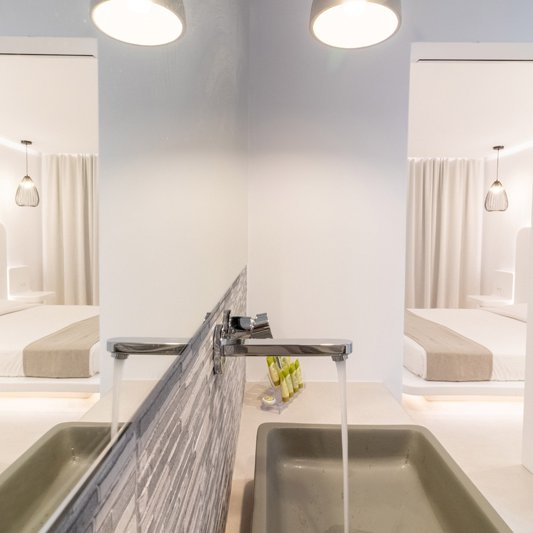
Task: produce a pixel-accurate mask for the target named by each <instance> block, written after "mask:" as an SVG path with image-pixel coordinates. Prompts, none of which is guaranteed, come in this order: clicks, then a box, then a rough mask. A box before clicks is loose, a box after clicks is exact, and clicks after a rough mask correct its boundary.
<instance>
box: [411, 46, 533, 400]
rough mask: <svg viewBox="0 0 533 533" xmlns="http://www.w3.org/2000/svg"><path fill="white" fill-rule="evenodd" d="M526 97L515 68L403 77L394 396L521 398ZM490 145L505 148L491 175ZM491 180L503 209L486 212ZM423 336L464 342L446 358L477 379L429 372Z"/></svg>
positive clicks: (530, 151) (474, 65)
mask: <svg viewBox="0 0 533 533" xmlns="http://www.w3.org/2000/svg"><path fill="white" fill-rule="evenodd" d="M478 46H480V45H478ZM532 88H533V65H532V64H531V63H530V62H527V61H526V62H524V61H491V60H484V61H464V60H463V61H420V62H416V63H412V65H411V86H410V109H409V195H408V198H409V200H408V202H409V203H408V223H407V275H406V307H407V308H408V309H409V308H414V310H412V312H409V311H408V312H407V314H406V328H407V329H406V339H405V354H404V366H405V367H406V368H405V369H404V389H405V388H406V392H410V393H412V394H428V395H431V394H439V395H442V394H456V395H457V394H459V395H473V394H482V395H483V394H485V395H490V394H517V395H518V394H521V392H522V391H523V386H524V379H525V346H526V323H525V313H524V311H525V303H524V302H525V301H526V296H525V294H523V291H519V290H518V287H520V286H522V285H523V283H522V282H523V280H521V279H518V278H519V277H520V272H522V271H523V270H524V265H523V264H522V263H523V261H524V259H523V257H524V255H525V256H527V250H525V251H524V250H521V247H522V245H521V244H520V241H521V239H520V237H519V232H520V230H521V228H524V227H527V226H530V225H531V211H532V206H531V198H532V183H533V176H532V173H531V170H530V169H531V167H532V163H533V139H532V137H531V129H530V124H531V120H532V119H533V104H532V102H531V98H530V94H531V89H532ZM496 145H504V146H505V148H504V149H503V150H501V153H500V159H499V169H497V158H496V152H495V151H494V150H493V147H494V146H496ZM498 173H499V177H500V180H501V182H502V183H503V186H504V187H505V190H506V191H507V195H508V199H509V207H508V209H507V210H506V211H501V212H496V211H491V212H489V211H487V210H485V209H484V204H485V196H486V194H487V192H488V190H489V188H490V186H491V184H492V183H493V182H494V181H495V179H496V176H497V175H498ZM525 270H526V271H527V270H528V268H527V266H526V267H525ZM515 288H516V290H515ZM413 315H414V316H413ZM502 315H506V316H502ZM511 315H512V317H513V318H509V317H510V316H511ZM415 322H416V324H415ZM430 323H431V324H430ZM434 324H437V326H435V325H434ZM430 326H431V327H433V328H437V329H438V332H437V333H438V334H439V335H440V334H441V333H440V332H442V333H444V330H443V329H442V328H441V326H443V327H444V328H447V329H448V331H450V330H451V331H452V333H453V334H454V335H456V334H458V335H460V336H461V337H462V338H463V339H466V340H465V341H464V343H463V344H464V346H463V348H461V351H460V352H459V353H460V355H458V357H462V355H461V354H465V353H472V354H474V353H475V354H476V355H475V357H479V358H480V361H481V360H483V361H486V364H487V367H486V368H485V370H481V365H483V364H485V363H479V365H478V364H477V363H476V365H472V368H471V369H470V370H469V372H470V373H467V374H466V375H462V376H459V375H458V374H456V373H455V372H456V370H454V368H453V365H451V364H448V362H446V363H442V365H445V366H442V365H441V366H440V368H439V369H437V366H438V365H437V364H436V363H435V361H436V359H434V358H433V356H432V355H431V353H432V352H433V348H431V347H429V344H426V340H427V339H426V340H425V332H426V331H427V327H430ZM415 330H417V331H418V333H417V332H415ZM511 330H512V331H511ZM517 330H519V331H517ZM436 331H437V330H436ZM494 331H498V339H497V340H496V342H495V339H494V338H492V337H493V332H494ZM437 333H435V334H437ZM461 342H463V341H461ZM475 345H477V347H476V346H475ZM463 368H464V367H463Z"/></svg>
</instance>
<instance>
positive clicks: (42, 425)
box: [0, 394, 99, 472]
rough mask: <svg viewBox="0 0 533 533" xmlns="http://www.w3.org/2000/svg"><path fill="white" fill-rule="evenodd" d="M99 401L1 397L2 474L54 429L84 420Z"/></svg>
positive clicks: (40, 397) (0, 463) (96, 396)
mask: <svg viewBox="0 0 533 533" xmlns="http://www.w3.org/2000/svg"><path fill="white" fill-rule="evenodd" d="M98 398H99V395H98V394H91V395H89V396H87V397H85V398H72V397H46V396H45V397H43V396H38V395H33V396H25V395H18V396H17V395H9V396H7V395H3V396H0V435H1V436H2V440H1V445H0V472H2V471H3V470H5V469H6V468H7V467H8V466H9V465H10V464H11V463H13V461H15V460H16V459H17V458H18V457H19V456H20V455H22V453H23V452H24V451H25V450H26V449H28V448H29V447H30V446H31V445H32V444H34V443H35V441H36V440H38V439H39V438H40V437H41V436H42V435H44V434H45V433H46V432H47V431H48V430H49V429H51V428H52V427H53V426H55V425H56V424H60V423H61V422H70V421H73V420H78V419H79V418H81V417H82V416H83V414H84V413H86V412H87V411H88V410H89V409H90V408H91V407H92V406H93V405H94V404H95V403H96V402H97V400H98Z"/></svg>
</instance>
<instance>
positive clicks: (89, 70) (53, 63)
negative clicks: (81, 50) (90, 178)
mask: <svg viewBox="0 0 533 533" xmlns="http://www.w3.org/2000/svg"><path fill="white" fill-rule="evenodd" d="M97 76H98V74H97V62H96V59H95V58H94V57H80V56H76V57H68V56H29V55H0V80H2V81H1V83H0V138H1V139H6V140H8V141H13V142H16V143H19V142H20V140H21V139H27V140H30V141H32V142H33V147H32V148H34V150H35V151H37V152H41V153H97V152H98V77H97Z"/></svg>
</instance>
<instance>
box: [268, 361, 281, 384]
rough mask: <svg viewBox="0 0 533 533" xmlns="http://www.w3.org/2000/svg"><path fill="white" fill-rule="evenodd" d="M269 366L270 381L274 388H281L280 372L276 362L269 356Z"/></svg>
mask: <svg viewBox="0 0 533 533" xmlns="http://www.w3.org/2000/svg"><path fill="white" fill-rule="evenodd" d="M266 360H267V365H268V373H269V375H270V380H271V381H272V384H273V385H274V387H279V381H280V380H279V372H278V369H277V366H276V362H275V360H274V358H273V357H272V356H270V355H269V356H268V357H267V358H266Z"/></svg>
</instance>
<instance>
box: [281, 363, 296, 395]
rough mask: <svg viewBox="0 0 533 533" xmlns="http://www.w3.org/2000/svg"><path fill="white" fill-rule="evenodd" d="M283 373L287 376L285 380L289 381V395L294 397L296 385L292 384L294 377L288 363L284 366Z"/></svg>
mask: <svg viewBox="0 0 533 533" xmlns="http://www.w3.org/2000/svg"><path fill="white" fill-rule="evenodd" d="M282 372H283V375H284V376H285V381H286V382H287V387H288V388H289V396H290V397H291V398H292V397H293V396H294V387H293V384H292V378H291V373H290V371H289V367H288V366H287V365H285V366H284V367H283V370H282Z"/></svg>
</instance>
